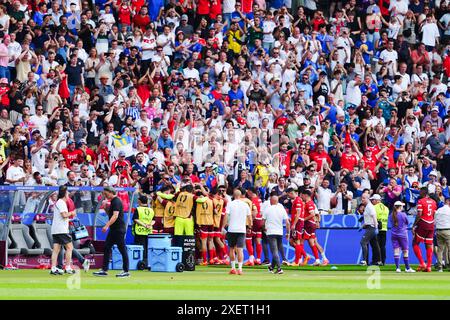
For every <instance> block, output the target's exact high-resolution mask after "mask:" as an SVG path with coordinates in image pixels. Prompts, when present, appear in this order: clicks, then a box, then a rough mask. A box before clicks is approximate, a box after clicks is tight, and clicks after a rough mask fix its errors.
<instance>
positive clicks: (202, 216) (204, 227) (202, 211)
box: [195, 186, 215, 266]
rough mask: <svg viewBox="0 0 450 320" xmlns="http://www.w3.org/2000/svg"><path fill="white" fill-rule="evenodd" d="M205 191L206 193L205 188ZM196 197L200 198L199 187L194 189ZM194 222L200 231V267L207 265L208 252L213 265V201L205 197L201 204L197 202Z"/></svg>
mask: <svg viewBox="0 0 450 320" xmlns="http://www.w3.org/2000/svg"><path fill="white" fill-rule="evenodd" d="M205 191H208V190H207V188H205ZM196 195H197V196H201V195H202V191H201V190H200V186H197V187H196ZM195 222H196V224H197V225H198V228H199V229H200V241H201V246H202V247H201V248H202V249H201V251H202V258H203V261H202V262H201V263H200V265H202V266H206V265H208V250H209V258H210V264H214V256H215V254H214V251H215V250H214V242H213V226H214V203H213V200H212V199H211V198H210V197H209V196H207V197H206V200H205V201H204V202H202V203H199V202H197V205H196V208H195Z"/></svg>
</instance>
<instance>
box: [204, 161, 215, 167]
mask: <svg viewBox="0 0 450 320" xmlns="http://www.w3.org/2000/svg"><path fill="white" fill-rule="evenodd" d="M212 166H213V165H212V163H211V162H208V163H206V164H205V168H208V167H212Z"/></svg>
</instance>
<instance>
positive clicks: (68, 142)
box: [67, 139, 75, 144]
mask: <svg viewBox="0 0 450 320" xmlns="http://www.w3.org/2000/svg"><path fill="white" fill-rule="evenodd" d="M72 143H75V141H74V140H72V139H69V140H67V144H72Z"/></svg>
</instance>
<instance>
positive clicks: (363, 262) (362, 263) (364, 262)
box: [359, 260, 367, 266]
mask: <svg viewBox="0 0 450 320" xmlns="http://www.w3.org/2000/svg"><path fill="white" fill-rule="evenodd" d="M359 265H361V266H367V262H366V261H365V260H362V261H361V262H360V263H359Z"/></svg>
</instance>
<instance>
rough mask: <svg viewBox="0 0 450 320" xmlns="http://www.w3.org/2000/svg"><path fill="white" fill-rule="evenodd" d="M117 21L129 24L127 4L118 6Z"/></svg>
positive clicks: (129, 11) (129, 15)
mask: <svg viewBox="0 0 450 320" xmlns="http://www.w3.org/2000/svg"><path fill="white" fill-rule="evenodd" d="M119 23H121V24H126V25H129V26H130V25H131V8H130V7H129V6H125V7H124V6H120V8H119Z"/></svg>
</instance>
